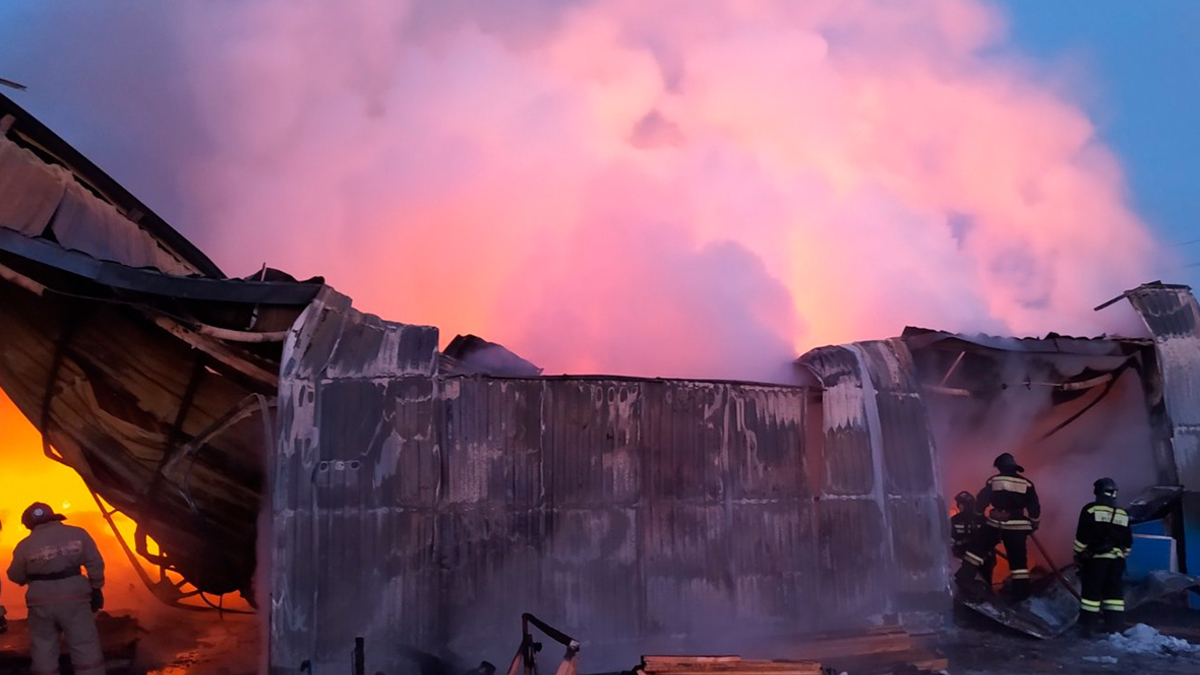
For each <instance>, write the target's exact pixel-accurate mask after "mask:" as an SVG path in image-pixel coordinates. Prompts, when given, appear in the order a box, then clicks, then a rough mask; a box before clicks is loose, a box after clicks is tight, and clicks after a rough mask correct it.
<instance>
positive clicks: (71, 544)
mask: <svg viewBox="0 0 1200 675" xmlns="http://www.w3.org/2000/svg"><path fill="white" fill-rule="evenodd" d="M64 520H66V516H63V515H60V514H57V513H55V512H54V511H53V510H52V509H51V508H50V507H49V506H47V505H45V504H42V503H34V504H31V505H30V507H29V508H28V509H25V513H24V514H23V515H22V516H21V523H22V524H23V525H25V527H27V528H29V536H27V537H25V539H23V540H21V542H20V543H19V544H17V547H16V548H15V549H14V550H13V561H12V565H10V566H9V568H8V578H9V579H10V580H11V581H12V582H13V583H15V584H17V585H18V586H28V588H27V589H26V591H25V604H26V606H27V607H28V608H29V649H30V655H31V656H32V658H33V667H32V672H33V675H58V658H59V640H60V633H62V634H65V635H66V638H67V647H68V648H69V650H70V654H71V665H72V667H73V669H74V671H75V673H76V674H77V675H104V653H103V652H102V650H101V647H100V635H99V633H98V632H97V631H96V619H95V616H94V614H95V613H96V612H98V611H100V609H101V608H102V607H104V593H103V591H101V588H103V586H104V558H102V557H101V556H100V550H99V549H98V548H96V542H95V541H93V540H92V537H91V535H89V534H88V533H87V531H86V530H84V529H82V528H79V527H72V526H70V525H64V524H63V523H62V521H64ZM81 567H82V568H84V569H86V570H87V576H86V577H85V576H83V574H82V573H81V572H80V568H81Z"/></svg>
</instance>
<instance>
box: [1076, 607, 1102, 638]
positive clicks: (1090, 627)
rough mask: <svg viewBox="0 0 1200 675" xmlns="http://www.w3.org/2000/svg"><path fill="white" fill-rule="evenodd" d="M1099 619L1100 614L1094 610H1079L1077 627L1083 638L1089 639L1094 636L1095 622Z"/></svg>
mask: <svg viewBox="0 0 1200 675" xmlns="http://www.w3.org/2000/svg"><path fill="white" fill-rule="evenodd" d="M1099 620H1100V615H1099V614H1098V613H1096V612H1085V611H1081V612H1079V628H1080V629H1081V631H1082V633H1083V639H1084V640H1091V639H1093V638H1095V637H1096V623H1097V622H1098V621H1099Z"/></svg>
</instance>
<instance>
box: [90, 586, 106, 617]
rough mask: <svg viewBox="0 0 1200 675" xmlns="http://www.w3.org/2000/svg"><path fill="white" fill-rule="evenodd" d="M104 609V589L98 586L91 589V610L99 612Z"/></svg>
mask: <svg viewBox="0 0 1200 675" xmlns="http://www.w3.org/2000/svg"><path fill="white" fill-rule="evenodd" d="M102 609H104V591H102V590H100V589H99V588H93V589H92V612H93V613H95V612H99V611H100V610H102Z"/></svg>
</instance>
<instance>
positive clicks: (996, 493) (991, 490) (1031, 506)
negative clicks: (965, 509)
mask: <svg viewBox="0 0 1200 675" xmlns="http://www.w3.org/2000/svg"><path fill="white" fill-rule="evenodd" d="M989 506H990V507H991V510H990V511H987V508H988V507H989ZM975 508H976V510H977V511H978V512H979V513H980V514H985V513H986V515H987V524H988V525H990V526H992V527H997V528H1000V529H1002V530H1024V531H1030V530H1032V529H1033V528H1034V525H1036V524H1037V523H1038V519H1039V518H1041V517H1042V505H1041V503H1040V502H1038V496H1037V490H1035V489H1034V487H1033V481H1031V480H1029V479H1028V478H1026V477H1024V476H1018V475H1016V474H1011V475H1010V474H1006V473H1001V474H997V475H995V476H992V477H991V478H989V479H988V481H987V484H986V485H984V486H983V489H982V490H980V491H979V496H978V497H976V498H975Z"/></svg>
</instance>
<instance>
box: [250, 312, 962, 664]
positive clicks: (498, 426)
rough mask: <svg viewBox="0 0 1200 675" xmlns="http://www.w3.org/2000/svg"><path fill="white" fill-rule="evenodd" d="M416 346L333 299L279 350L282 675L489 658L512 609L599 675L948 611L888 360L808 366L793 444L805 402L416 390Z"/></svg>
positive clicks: (505, 388) (925, 472) (538, 389)
mask: <svg viewBox="0 0 1200 675" xmlns="http://www.w3.org/2000/svg"><path fill="white" fill-rule="evenodd" d="M426 330H431V329H421V328H417V327H412V326H395V325H392V324H386V323H383V322H377V321H375V320H373V319H372V318H366V317H362V316H361V315H358V314H357V313H355V312H354V311H353V310H352V309H350V308H349V307H348V306H347V305H346V304H345V303H344V302H343V301H342V299H341V298H340V297H338V296H335V295H332V294H329V295H327V297H322V298H319V300H318V302H317V303H314V305H313V306H312V307H310V308H309V310H307V311H306V314H305V316H304V317H302V320H301V321H300V322H299V323H298V325H297V328H296V329H295V330H294V331H293V339H292V341H291V342H290V343H289V345H288V350H287V352H286V354H285V364H286V367H285V371H284V377H283V380H282V381H281V385H280V391H281V401H282V403H281V410H280V441H281V442H280V446H281V449H280V452H279V453H278V454H277V456H276V459H277V465H276V466H275V467H274V473H273V475H274V477H275V480H276V481H277V482H278V483H279V484H278V485H277V486H276V489H275V494H274V499H273V504H274V505H275V509H276V529H275V541H276V555H275V559H276V564H275V586H274V590H275V595H274V597H273V605H272V608H273V612H272V618H271V623H272V636H273V640H272V649H271V654H272V663H273V666H274V667H275V668H276V670H277V672H282V671H283V670H287V669H292V668H295V667H296V664H298V663H299V662H301V661H305V660H307V661H309V662H310V663H311V664H312V672H313V674H314V675H326V673H333V672H335V671H339V670H341V668H342V666H343V663H342V662H343V661H344V655H345V653H346V650H347V649H348V648H349V645H351V644H353V639H354V638H355V637H359V636H362V637H365V638H366V640H367V645H366V646H367V652H368V653H370V654H378V655H379V656H378V657H376V659H377V660H373V661H372V664H371V667H372V668H373V669H377V670H382V671H383V672H398V671H401V670H404V669H406V668H410V667H411V664H407V663H406V662H404V661H403V658H402V657H401V656H400V648H402V647H403V646H413V647H416V648H419V649H422V650H424V651H430V652H435V653H436V652H443V651H445V650H452V651H453V652H454V653H456V654H457V655H459V656H461V657H463V658H466V659H468V660H472V661H474V660H476V659H480V658H489V659H494V658H496V656H497V652H498V651H499V652H501V653H502V651H507V650H509V649H511V648H512V646H511V645H510V644H508V641H503V640H502V641H500V642H497V641H495V635H496V627H497V626H500V625H503V624H504V623H505V622H507V621H512V620H513V618H514V617H516V616H518V615H519V613H520V612H522V611H532V612H534V613H536V614H538V615H539V616H542V617H544V618H546V619H549V620H550V621H551V622H552V623H554V624H555V625H557V626H559V627H561V628H562V629H564V630H565V631H567V632H568V633H571V634H573V635H578V636H580V637H581V638H583V639H584V640H585V644H586V645H589V646H590V647H591V648H593V649H594V648H595V647H597V646H599V645H605V651H606V653H608V654H610V655H611V657H612V658H613V659H614V662H612V663H596V664H595V665H596V666H597V667H607V666H610V665H612V666H615V665H619V664H620V663H624V661H627V657H632V656H634V655H636V654H637V653H638V650H639V648H640V647H641V646H645V645H649V644H666V643H671V644H676V645H682V644H689V645H690V648H692V649H700V648H703V647H704V646H705V645H708V646H710V647H711V646H713V645H716V644H719V643H720V641H721V640H722V639H727V638H729V637H730V636H731V633H730V631H729V626H730V625H731V624H736V625H738V626H740V627H741V628H742V630H743V631H744V632H743V633H742V634H743V635H745V634H746V632H745V631H748V632H749V633H750V634H753V635H756V636H760V637H762V636H768V635H772V634H785V633H788V634H794V633H795V632H797V631H804V630H816V629H822V628H832V627H841V626H850V625H862V624H864V623H879V622H881V621H883V620H884V617H885V616H887V615H889V614H894V613H897V612H903V611H906V610H909V609H914V608H915V609H920V610H925V611H933V612H936V611H940V610H943V609H945V608H946V606H948V602H943V601H945V600H946V598H945V596H938V595H937V594H936V592H934V591H933V590H931V589H936V588H938V587H939V585H940V586H941V587H943V588H944V587H945V585H946V583H945V582H946V570H945V566H944V564H943V562H944V555H945V554H944V553H940V552H939V550H940V549H941V548H944V545H945V540H944V539H941V540H938V535H939V534H944V531H943V529H941V528H942V527H943V526H942V525H940V520H941V509H940V501H939V499H938V497H937V490H936V488H937V485H936V483H937V474H936V471H934V470H933V468H932V466H931V457H932V455H931V446H930V445H929V439H928V434H927V428H926V427H927V424H926V423H925V422H924V421H923V410H922V409H921V408H920V401H919V398H918V397H917V396H916V394H915V393H914V392H913V391H912V387H911V376H910V375H909V374H908V373H907V372H906V369H907V368H910V364H909V363H908V362H907V361H906V360H905V358H904V357H905V354H904V353H902V352H898V351H896V345H894V344H884V343H879V344H869V345H852V346H850V347H847V348H832V349H828V350H822V353H820V354H817V355H816V356H815V357H814V358H813V359H811V360H810V361H809V364H810V367H812V368H813V370H814V372H817V373H819V374H820V375H821V377H822V381H823V382H824V386H825V389H824V396H823V399H822V402H821V404H820V405H821V410H820V414H819V415H817V416H816V418H815V420H816V422H817V423H819V424H821V426H822V429H821V433H818V434H816V435H815V436H813V435H811V434H809V433H808V430H807V429H806V422H807V418H808V414H809V410H810V405H813V403H812V401H815V399H813V392H811V391H810V390H808V389H803V388H797V387H774V386H766V385H753V384H741V383H722V382H693V381H674V380H638V379H621V378H609V379H604V378H570V377H555V378H529V379H496V378H491V377H486V376H480V375H468V376H444V375H435V374H434V371H433V365H432V364H433V362H434V359H435V356H434V346H435V345H436V336H435V335H431V334H427V333H422V331H426ZM406 335H408V336H411V337H405V336H406ZM355 343H360V344H362V345H364V352H363V353H360V352H359V351H358V350H357V349H355ZM897 344H898V343H897ZM405 345H407V346H405ZM372 350H375V355H376V358H372V356H371V352H372ZM910 418H915V419H910ZM889 426H895V429H891V428H885V427H889ZM812 438H816V439H817V443H818V445H820V446H821V447H819V448H808V447H806V446H807V445H808V444H809V443H810V439H812ZM908 455H911V456H908ZM893 471H894V472H895V473H896V475H895V476H891V475H889V474H890V472H893ZM893 520H895V521H897V522H902V524H901V525H900V528H902V530H903V534H896V526H895V525H894V524H890V523H889V521H893ZM916 599H920V600H923V601H925V602H924V604H921V603H919V602H916ZM943 605H946V606H943ZM664 641H665V642H664ZM730 646H731V647H733V646H736V645H730Z"/></svg>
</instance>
